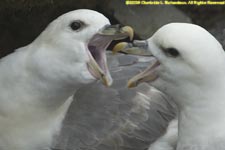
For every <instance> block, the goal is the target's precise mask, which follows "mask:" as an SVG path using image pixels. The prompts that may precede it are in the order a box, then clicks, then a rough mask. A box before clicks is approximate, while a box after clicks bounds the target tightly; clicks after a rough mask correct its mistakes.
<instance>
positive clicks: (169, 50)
mask: <svg viewBox="0 0 225 150" xmlns="http://www.w3.org/2000/svg"><path fill="white" fill-rule="evenodd" d="M165 52H166V53H167V55H168V56H171V57H177V56H179V55H180V53H179V52H178V50H177V49H175V48H167V49H166V50H165Z"/></svg>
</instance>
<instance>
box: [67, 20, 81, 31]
mask: <svg viewBox="0 0 225 150" xmlns="http://www.w3.org/2000/svg"><path fill="white" fill-rule="evenodd" d="M82 25H83V24H82V22H80V21H74V22H72V23H71V24H70V27H71V29H72V30H74V31H76V30H79V29H80V28H81V27H82Z"/></svg>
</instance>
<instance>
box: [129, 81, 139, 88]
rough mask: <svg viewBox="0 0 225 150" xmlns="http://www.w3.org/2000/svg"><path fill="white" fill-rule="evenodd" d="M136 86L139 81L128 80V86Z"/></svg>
mask: <svg viewBox="0 0 225 150" xmlns="http://www.w3.org/2000/svg"><path fill="white" fill-rule="evenodd" d="M136 86H137V83H136V82H132V81H128V83H127V87H128V88H134V87H136Z"/></svg>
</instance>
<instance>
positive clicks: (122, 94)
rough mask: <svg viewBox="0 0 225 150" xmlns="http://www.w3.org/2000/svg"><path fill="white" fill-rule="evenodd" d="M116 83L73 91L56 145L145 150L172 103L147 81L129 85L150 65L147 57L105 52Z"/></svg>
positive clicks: (75, 149) (63, 149) (66, 149)
mask: <svg viewBox="0 0 225 150" xmlns="http://www.w3.org/2000/svg"><path fill="white" fill-rule="evenodd" d="M107 56H108V64H109V67H110V71H111V74H112V77H113V79H114V84H113V86H112V87H110V88H105V87H104V86H103V85H102V84H101V83H99V82H97V83H93V84H90V85H87V86H85V87H83V88H81V89H79V90H78V92H77V93H76V94H75V95H74V102H73V103H72V105H71V107H70V109H69V111H68V113H67V116H66V118H65V120H64V123H63V127H62V131H61V134H60V136H59V137H57V142H56V143H55V144H54V148H55V149H60V150H106V149H107V150H146V149H147V148H148V147H149V145H150V144H151V143H153V142H154V141H155V140H157V139H158V138H159V137H160V136H161V135H162V134H163V133H164V132H165V131H166V128H167V125H168V123H169V121H170V120H171V119H173V118H174V116H175V114H176V107H175V105H174V104H173V103H171V102H170V101H169V100H168V98H167V97H166V96H165V95H164V94H163V93H161V92H159V91H157V90H156V89H154V88H152V87H151V86H149V85H148V84H142V85H141V86H139V87H137V88H134V89H127V87H126V83H127V80H128V79H129V78H130V77H132V76H133V75H135V74H137V73H138V72H140V71H141V70H143V69H144V68H145V67H146V66H147V65H149V61H150V60H149V58H144V57H136V56H129V55H123V54H118V55H116V56H112V54H111V53H110V52H109V53H108V54H107Z"/></svg>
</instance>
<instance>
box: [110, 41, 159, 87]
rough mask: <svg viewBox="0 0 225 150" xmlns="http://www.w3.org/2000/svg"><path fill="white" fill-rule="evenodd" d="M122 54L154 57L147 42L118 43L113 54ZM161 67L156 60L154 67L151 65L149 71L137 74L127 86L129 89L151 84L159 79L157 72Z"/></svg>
mask: <svg viewBox="0 0 225 150" xmlns="http://www.w3.org/2000/svg"><path fill="white" fill-rule="evenodd" d="M118 52H122V53H125V54H131V55H139V56H148V57H150V56H153V55H152V53H151V52H150V51H149V48H148V43H147V41H145V40H144V41H134V42H133V43H127V42H121V43H118V44H117V45H116V46H115V47H114V48H113V53H114V54H115V53H118ZM159 65H160V63H159V61H158V60H156V59H154V60H153V63H152V65H150V66H149V67H148V68H147V69H145V70H144V71H143V72H141V73H139V74H137V75H136V76H134V77H132V78H131V79H130V80H129V81H128V84H127V86H128V87H129V88H132V87H136V86H138V84H140V83H142V82H151V81H154V80H155V79H157V77H158V75H157V72H156V69H157V67H158V66H159Z"/></svg>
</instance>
